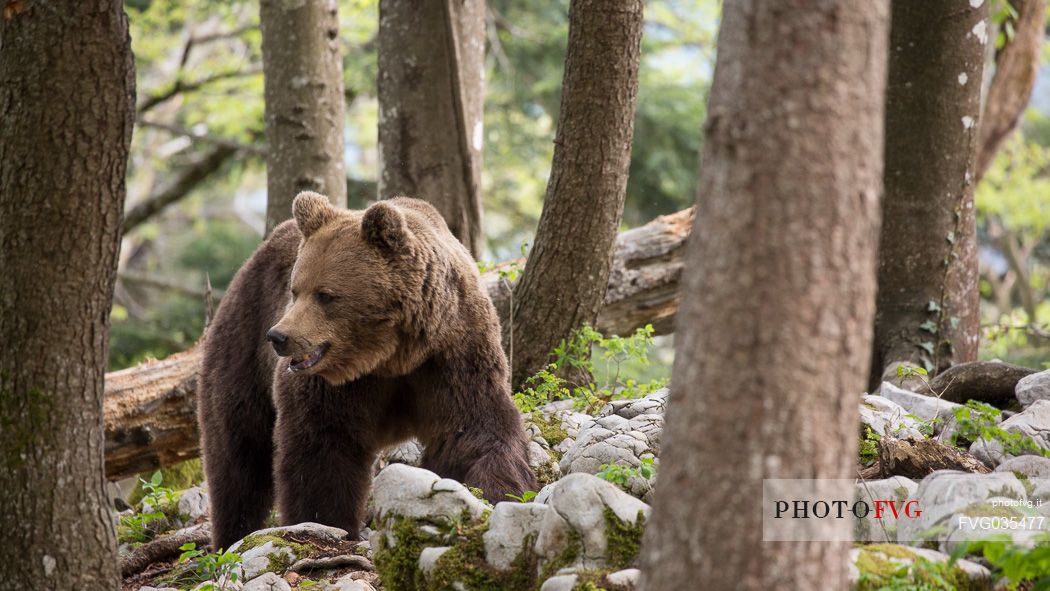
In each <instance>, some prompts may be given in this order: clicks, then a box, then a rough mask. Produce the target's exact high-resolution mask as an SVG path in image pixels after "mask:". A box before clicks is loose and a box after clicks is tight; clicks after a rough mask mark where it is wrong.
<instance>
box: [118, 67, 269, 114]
mask: <svg viewBox="0 0 1050 591" xmlns="http://www.w3.org/2000/svg"><path fill="white" fill-rule="evenodd" d="M258 74H262V68H261V67H258V66H256V67H252V68H249V69H247V70H230V71H227V72H219V73H218V74H212V75H211V76H205V77H204V78H201V79H200V80H195V81H193V82H183V81H182V79H178V80H176V81H175V84H173V85H172V86H171V88H169V89H167V90H165V91H162V92H158V93H156V94H153V95H150V96H147V97H146V98H144V99H143V100H142V101H140V102H139V104H138V106H137V107H135V110H136V111H138V113H139V114H140V115H141V114H142V113H145V112H147V111H149V110H150V109H152V108H154V107H156V106H157V105H159V104H161V103H164V102H167V101H169V100H171V99H172V98H174V97H176V96H178V95H179V94H183V93H187V92H194V91H197V90H200V89H201V88H202V87H204V86H207V85H209V84H212V83H214V82H218V81H220V80H230V79H233V78H249V77H251V76H256V75H258Z"/></svg>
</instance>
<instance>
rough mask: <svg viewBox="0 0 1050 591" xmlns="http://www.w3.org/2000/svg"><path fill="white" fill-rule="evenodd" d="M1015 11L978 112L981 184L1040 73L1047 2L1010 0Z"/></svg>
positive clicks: (977, 174)
mask: <svg viewBox="0 0 1050 591" xmlns="http://www.w3.org/2000/svg"><path fill="white" fill-rule="evenodd" d="M1010 4H1011V5H1013V7H1014V8H1015V9H1016V10H1017V18H1016V19H1013V20H1011V21H1010V22H1011V23H1012V24H1013V26H1014V36H1013V39H1009V40H1007V42H1006V45H1004V46H1003V48H1002V49H1000V50H998V51H997V52H996V54H995V74H994V75H993V76H992V82H991V84H990V85H989V86H988V96H987V97H986V98H985V101H984V112H983V113H981V125H980V128H979V133H978V138H979V141H978V144H977V165H976V177H977V181H980V180H981V178H983V177H984V173H986V172H988V167H990V166H991V165H992V161H993V160H995V155H996V153H998V152H999V147H1000V146H1002V144H1003V141H1004V140H1005V139H1006V138H1007V136H1009V135H1010V132H1012V131H1013V130H1014V128H1016V127H1017V123H1018V122H1019V121H1020V120H1021V115H1022V114H1023V113H1024V110H1025V107H1027V106H1028V99H1029V98H1030V97H1031V96H1032V88H1033V87H1034V86H1035V79H1036V76H1037V75H1038V73H1039V58H1040V54H1041V52H1042V48H1043V35H1044V33H1043V30H1044V29H1045V25H1046V0H1010Z"/></svg>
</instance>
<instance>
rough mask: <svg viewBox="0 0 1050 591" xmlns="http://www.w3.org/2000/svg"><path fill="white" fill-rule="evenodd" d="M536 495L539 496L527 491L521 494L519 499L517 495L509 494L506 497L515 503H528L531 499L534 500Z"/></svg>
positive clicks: (534, 492)
mask: <svg viewBox="0 0 1050 591" xmlns="http://www.w3.org/2000/svg"><path fill="white" fill-rule="evenodd" d="M537 494H539V493H537V492H536V491H534V490H527V491H525V492H523V493H521V496H520V497H519V496H518V495H512V494H510V493H507V496H508V497H510V498H512V499H514V500H515V501H517V502H519V503H528V502H529V501H531V500H532V499H535V498H536V495H537Z"/></svg>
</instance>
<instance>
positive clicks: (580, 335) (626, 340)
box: [513, 325, 667, 413]
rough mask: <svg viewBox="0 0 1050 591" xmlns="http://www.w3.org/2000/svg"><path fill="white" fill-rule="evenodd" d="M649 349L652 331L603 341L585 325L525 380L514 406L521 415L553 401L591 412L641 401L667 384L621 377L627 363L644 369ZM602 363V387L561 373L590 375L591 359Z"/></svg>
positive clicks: (649, 329)
mask: <svg viewBox="0 0 1050 591" xmlns="http://www.w3.org/2000/svg"><path fill="white" fill-rule="evenodd" d="M652 345H653V327H652V325H647V326H645V327H644V328H639V329H638V330H637V331H635V333H634V334H633V335H631V336H629V337H616V336H614V337H606V336H604V335H602V334H601V333H600V332H598V331H596V330H594V329H593V328H591V327H590V326H586V325H585V326H583V327H582V328H580V329H579V330H577V331H576V332H574V333H573V335H572V336H571V337H570V338H568V339H565V340H562V342H561V343H560V344H559V345H558V346H557V347H555V348H554V351H552V352H551V356H552V357H553V359H554V360H553V362H551V363H550V364H549V365H547V367H545V368H543V369H541V370H540V371H539V372H537V373H536V375H534V376H532V377H530V378H528V379H527V380H525V388H524V389H522V391H520V392H516V393H515V394H514V396H513V397H514V403H515V404H517V406H518V409H519V410H521V412H524V413H530V412H533V411H535V410H536V409H537V408H539V407H540V406H542V405H544V404H547V403H548V402H552V401H555V400H573V401H574V402H575V404H574V406H575V408H576V409H577V410H581V411H584V412H589V413H594V412H596V411H597V410H598V409H600V408H601V407H602V406H604V405H605V404H606V403H608V402H609V401H610V400H615V399H622V398H640V397H642V396H645V395H646V394H648V393H650V392H653V391H654V390H657V389H659V388H662V387H663V386H665V385H666V384H667V382H666V380H652V381H649V382H646V383H638V382H636V381H634V380H631V379H622V378H621V370H622V368H623V366H624V364H626V363H628V362H632V363H637V364H640V365H648V363H649V350H650V348H651V347H652ZM595 359H599V360H600V361H602V362H603V367H602V368H601V369H602V370H603V371H602V372H601V373H602V375H604V376H605V379H604V380H601V382H602V383H601V384H597V383H595V381H594V380H593V379H592V380H590V381H588V382H587V383H585V384H574V383H571V382H570V381H569V380H568V379H567V378H566V377H564V376H565V375H570V374H571V375H573V376H580V375H584V376H592V377H593V376H594V375H595V374H596V367H595V364H594V360H595Z"/></svg>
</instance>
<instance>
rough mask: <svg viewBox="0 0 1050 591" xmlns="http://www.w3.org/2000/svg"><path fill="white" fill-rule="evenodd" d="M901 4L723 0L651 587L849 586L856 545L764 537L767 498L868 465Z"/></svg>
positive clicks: (654, 528)
mask: <svg viewBox="0 0 1050 591" xmlns="http://www.w3.org/2000/svg"><path fill="white" fill-rule="evenodd" d="M887 8H888V5H887V4H886V3H884V2H853V1H851V0H837V1H827V0H825V1H821V2H815V1H811V2H802V3H798V2H796V3H791V4H788V3H783V2H778V1H776V0H759V1H755V2H738V1H729V2H726V3H725V5H724V9H723V18H722V25H721V32H720V35H719V39H718V57H717V63H716V66H715V76H714V83H713V85H712V88H711V99H710V106H709V109H708V113H709V114H708V120H707V124H706V128H705V141H704V152H703V166H702V168H701V173H700V183H699V189H698V192H699V195H700V198H699V202H698V205H697V212H696V224H695V226H694V230H693V238H692V239H691V240H690V242H689V244H688V246H687V251H686V258H685V260H686V268H685V271H684V276H683V285H682V293H683V294H688V297H685V298H683V300H682V307H681V309H680V311H679V315H678V321H677V341H676V348H677V354H676V356H675V366H674V374H673V379H672V382H671V383H672V392H671V399H670V402H669V404H670V406H669V408H668V412H667V427H666V431H665V434H664V442H665V443H664V448H663V455H662V457H661V467H660V485H659V486H658V487H657V489H656V499H655V501H654V503H653V515H652V519H651V521H650V523H649V524H648V526H647V527H646V539H645V542H644V545H643V550H642V556H643V558H642V561H643V569H644V570H643V572H644V573H645V575H644V581H643V588H644V589H650V590H652V589H668V590H672V589H673V590H678V589H745V590H752V589H753V590H766V589H819V590H824V589H845V588H847V583H846V575H847V569H846V557H847V550H848V546H846V545H845V544H842V543H820V544H806V543H775V542H763V541H762V519H761V508H760V501H761V500H762V480H763V479H764V478H827V479H840V478H850V477H851V476H852V475H853V470H854V464H855V461H856V460H855V458H856V440H857V414H856V412H857V411H856V402H855V398H854V396H855V395H857V394H858V393H859V392H861V390H862V389H863V387H864V379H865V376H866V375H867V369H868V361H869V359H870V358H869V355H870V349H869V347H870V344H871V322H872V319H873V313H874V296H875V249H876V243H877V238H878V218H879V204H878V197H879V191H880V188H881V174H882V167H881V162H882V148H883V145H882V133H883V128H882V113H883V101H882V97H883V90H884V84H885V68H886V62H885V55H886V54H885V52H886V25H887V20H888V16H889V15H888V10H887ZM839 488H841V489H842V490H840V491H839V492H840V493H841V495H840V497H838V498H849V495H850V494H852V493H851V488H850V487H848V486H839ZM683 491H687V493H686V494H683ZM832 527H835V528H838V530H837V531H838V533H840V534H845V535H848V532H849V527H850V526H849V524H848V522H846V521H845V520H844V521H843V523H841V524H837V525H834V526H832Z"/></svg>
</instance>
